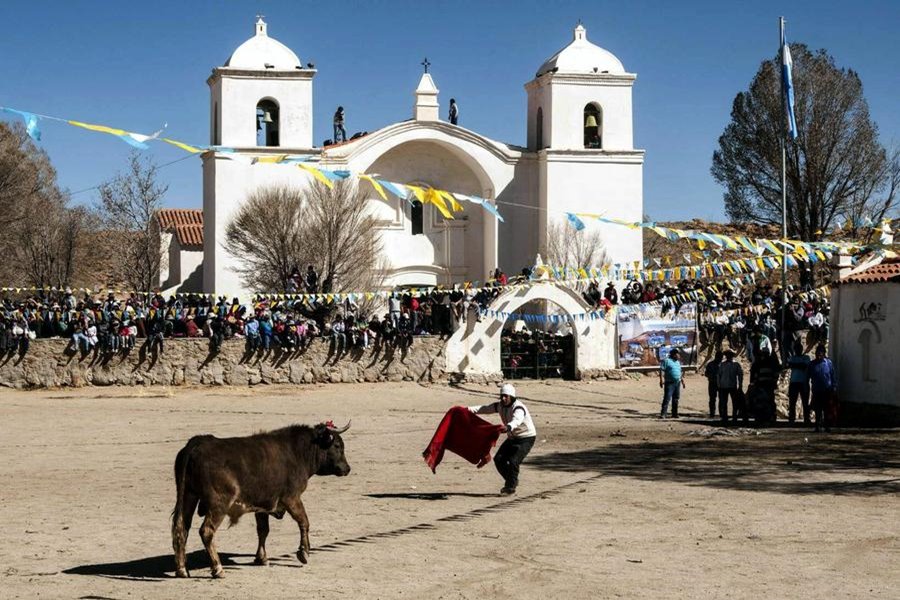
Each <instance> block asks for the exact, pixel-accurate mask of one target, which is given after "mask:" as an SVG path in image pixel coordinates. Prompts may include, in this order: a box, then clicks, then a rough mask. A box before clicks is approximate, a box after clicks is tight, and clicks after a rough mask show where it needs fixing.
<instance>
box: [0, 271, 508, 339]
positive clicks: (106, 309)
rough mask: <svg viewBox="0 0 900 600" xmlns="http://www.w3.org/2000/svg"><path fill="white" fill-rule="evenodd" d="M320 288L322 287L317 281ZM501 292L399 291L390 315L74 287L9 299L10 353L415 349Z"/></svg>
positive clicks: (1, 309) (5, 315)
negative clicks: (232, 344)
mask: <svg viewBox="0 0 900 600" xmlns="http://www.w3.org/2000/svg"><path fill="white" fill-rule="evenodd" d="M307 280H308V279H307ZM326 281H327V280H326ZM304 285H306V283H305V282H304ZM312 285H313V286H314V288H313V289H316V290H318V289H319V288H318V285H317V283H313V284H312ZM312 293H315V292H312ZM322 293H327V292H322ZM499 293H500V288H499V287H488V288H480V289H471V288H469V289H462V288H460V287H454V288H453V289H447V290H434V291H430V292H425V291H418V290H417V291H416V293H412V292H411V291H410V290H397V291H395V292H393V293H392V294H391V295H390V296H388V298H387V299H386V301H385V300H383V299H380V298H379V300H381V303H382V307H383V308H384V307H385V304H386V309H387V310H386V312H384V313H383V315H382V314H375V313H374V312H373V311H372V310H371V309H370V307H368V306H363V307H360V306H359V305H358V304H357V303H355V302H352V301H351V300H349V299H348V298H347V297H346V296H344V297H343V299H342V301H340V302H335V301H330V302H327V303H326V302H323V301H318V302H310V301H309V300H308V299H289V300H285V299H278V298H266V297H257V298H255V299H254V301H253V302H251V303H242V302H241V301H240V300H239V299H237V298H233V299H231V300H228V298H227V297H225V296H222V297H219V298H218V299H217V300H214V299H212V298H210V297H209V296H206V295H200V294H186V295H179V296H170V297H169V298H168V299H167V298H165V297H163V296H161V295H159V294H151V295H141V294H129V295H127V297H117V296H116V295H115V294H113V293H109V294H107V295H105V296H103V295H100V296H95V295H91V294H87V293H81V294H76V293H75V292H74V291H73V290H71V289H68V288H67V289H66V290H64V291H62V292H50V293H42V294H37V295H32V296H29V297H26V298H19V299H13V298H10V297H5V298H3V300H2V304H0V353H3V354H6V353H14V352H19V353H21V354H24V353H26V352H27V351H28V348H29V344H30V342H31V340H33V339H35V338H64V339H69V340H70V348H71V349H72V350H74V351H78V352H81V353H82V354H88V353H90V352H96V353H102V354H110V355H114V354H125V353H128V352H130V351H131V350H132V349H134V348H135V347H136V346H137V345H140V347H141V349H142V350H146V351H148V352H152V353H161V352H163V350H164V340H166V339H170V338H197V337H207V338H209V344H210V351H211V352H218V351H219V349H220V348H221V345H222V343H223V342H224V340H226V339H231V338H243V339H244V340H245V343H246V349H247V351H248V352H255V351H257V350H262V351H268V350H270V349H272V348H273V347H275V346H278V347H280V348H282V349H285V350H294V349H303V348H305V347H306V346H307V345H308V344H309V340H310V339H311V338H314V337H320V336H321V337H326V338H329V339H330V340H331V342H332V343H333V344H334V347H335V349H336V350H337V351H339V352H343V351H346V350H349V349H350V348H353V347H361V348H368V347H369V346H370V345H372V344H377V345H381V344H388V345H390V346H401V347H409V346H410V345H411V344H412V343H413V336H416V335H424V334H436V335H442V336H449V335H451V334H452V333H453V331H455V330H456V328H457V327H458V326H459V324H460V323H462V322H464V321H465V320H466V319H467V318H476V319H480V318H481V309H482V308H483V307H485V306H487V304H489V303H490V301H491V299H492V298H493V297H495V296H496V295H497V294H499Z"/></svg>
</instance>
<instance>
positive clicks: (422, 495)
mask: <svg viewBox="0 0 900 600" xmlns="http://www.w3.org/2000/svg"><path fill="white" fill-rule="evenodd" d="M365 496H366V498H399V499H403V500H447V499H448V498H450V497H451V496H457V497H463V498H496V497H497V494H477V493H474V492H401V493H396V494H366V495H365Z"/></svg>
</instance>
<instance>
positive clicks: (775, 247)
mask: <svg viewBox="0 0 900 600" xmlns="http://www.w3.org/2000/svg"><path fill="white" fill-rule="evenodd" d="M566 217H567V219H568V221H569V223H570V224H571V225H572V226H573V227H574V228H575V229H576V231H581V230H582V229H584V227H585V224H584V221H583V219H593V220H596V221H600V222H602V223H610V224H613V225H622V226H624V227H628V228H630V229H640V228H643V229H649V230H650V231H653V232H654V233H656V234H657V235H659V236H660V237H664V238H666V239H667V240H669V241H671V242H677V241H679V240H683V239H686V240H691V241H694V242H696V243H697V247H698V248H699V249H700V250H705V249H706V248H707V247H710V244H712V246H713V247H715V249H716V250H717V251H718V250H729V251H732V252H740V251H747V252H751V253H753V254H755V255H757V256H762V255H763V254H766V253H769V254H772V255H775V256H781V255H783V254H785V253H804V254H807V255H811V256H816V254H815V253H816V252H817V251H821V252H829V253H836V252H840V251H848V252H854V253H855V252H860V251H863V250H866V249H870V248H884V247H886V246H892V245H893V244H885V243H883V242H882V243H878V244H868V245H860V244H857V243H855V242H843V241H819V242H804V241H802V240H774V239H765V238H757V239H751V238H749V237H747V236H734V237H732V236H728V235H723V234H715V233H707V232H702V231H695V230H692V229H675V228H671V227H662V226H658V225H657V224H656V223H654V222H643V223H642V222H636V221H624V220H622V219H613V218H609V217H604V216H602V215H599V214H593V213H566ZM860 225H861V226H863V225H862V224H860ZM875 225H876V224H875V223H873V222H872V220H871V219H868V222H867V223H866V224H865V225H864V226H866V227H872V228H874V229H875V230H876V231H882V232H887V233H892V230H891V219H883V220H882V221H881V223H880V226H875ZM838 231H839V229H838ZM779 246H781V247H780V248H779ZM813 262H814V261H813Z"/></svg>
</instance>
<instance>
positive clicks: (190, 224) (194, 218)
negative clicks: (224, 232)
mask: <svg viewBox="0 0 900 600" xmlns="http://www.w3.org/2000/svg"><path fill="white" fill-rule="evenodd" d="M156 219H157V221H158V222H159V228H160V230H162V231H167V232H169V233H174V234H175V237H176V239H177V240H178V243H179V244H180V245H181V247H182V248H191V249H195V248H202V247H203V211H202V210H197V209H189V208H161V209H159V210H158V211H156Z"/></svg>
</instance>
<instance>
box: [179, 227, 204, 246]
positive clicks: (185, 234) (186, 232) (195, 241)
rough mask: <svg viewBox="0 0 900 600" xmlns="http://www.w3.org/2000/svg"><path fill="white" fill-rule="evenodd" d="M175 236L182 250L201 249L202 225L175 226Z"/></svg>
mask: <svg viewBox="0 0 900 600" xmlns="http://www.w3.org/2000/svg"><path fill="white" fill-rule="evenodd" d="M175 235H176V236H177V237H178V243H179V244H181V246H182V247H184V248H202V247H203V225H197V224H195V223H191V224H189V225H176V226H175Z"/></svg>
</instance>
